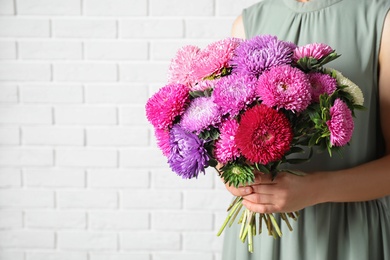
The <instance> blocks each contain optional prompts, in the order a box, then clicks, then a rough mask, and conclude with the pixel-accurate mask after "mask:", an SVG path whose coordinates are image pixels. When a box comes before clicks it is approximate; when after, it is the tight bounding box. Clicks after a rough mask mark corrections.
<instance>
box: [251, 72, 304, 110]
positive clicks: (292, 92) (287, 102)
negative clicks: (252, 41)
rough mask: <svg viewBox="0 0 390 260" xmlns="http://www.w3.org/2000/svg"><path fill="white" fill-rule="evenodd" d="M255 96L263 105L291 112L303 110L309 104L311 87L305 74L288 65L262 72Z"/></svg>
mask: <svg viewBox="0 0 390 260" xmlns="http://www.w3.org/2000/svg"><path fill="white" fill-rule="evenodd" d="M257 94H258V95H259V96H260V98H261V100H263V104H265V105H267V106H269V107H276V109H281V108H284V109H287V110H291V111H292V112H301V111H303V110H305V109H306V108H307V106H308V105H309V104H310V102H311V86H310V82H309V80H308V78H307V76H306V74H305V73H304V72H302V71H301V70H299V69H297V68H294V67H291V66H289V65H283V66H278V67H273V68H271V69H270V70H269V71H266V72H264V73H263V74H262V75H261V76H260V77H259V80H258V85H257Z"/></svg>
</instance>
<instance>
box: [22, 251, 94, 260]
mask: <svg viewBox="0 0 390 260" xmlns="http://www.w3.org/2000/svg"><path fill="white" fill-rule="evenodd" d="M26 256H27V258H26V259H28V260H88V259H89V258H88V255H87V253H86V252H75V253H74V252H33V251H29V252H27V253H26Z"/></svg>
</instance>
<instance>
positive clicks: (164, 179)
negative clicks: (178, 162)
mask: <svg viewBox="0 0 390 260" xmlns="http://www.w3.org/2000/svg"><path fill="white" fill-rule="evenodd" d="M151 172H152V178H151V181H152V187H154V188H157V189H172V190H188V189H212V188H213V186H214V178H213V177H214V176H213V174H216V173H215V172H214V173H212V172H206V174H205V175H203V174H199V176H198V178H193V179H183V178H181V177H180V176H178V175H177V174H176V173H174V172H172V170H170V169H165V170H161V169H153V170H152V171H151Z"/></svg>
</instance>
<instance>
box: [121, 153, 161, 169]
mask: <svg viewBox="0 0 390 260" xmlns="http://www.w3.org/2000/svg"><path fill="white" fill-rule="evenodd" d="M119 163H120V166H122V167H131V168H156V167H160V168H161V167H163V168H165V169H167V168H168V164H167V158H166V157H165V156H164V155H163V154H162V152H161V151H160V150H159V149H157V148H129V149H124V150H121V151H120V162H119Z"/></svg>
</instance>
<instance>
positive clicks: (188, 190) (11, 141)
mask: <svg viewBox="0 0 390 260" xmlns="http://www.w3.org/2000/svg"><path fill="white" fill-rule="evenodd" d="M255 2H257V0H242V1H237V0H198V1H193V0H66V1H63V0H0V260H129V259H131V260H179V259H180V260H182V259H184V260H195V259H196V260H198V259H203V260H220V257H221V247H222V238H218V237H216V235H215V234H216V231H217V229H218V228H219V225H220V224H221V222H222V220H223V218H224V217H225V213H224V210H225V208H226V206H227V204H228V202H229V200H230V195H229V194H228V193H227V192H226V191H225V190H224V187H223V185H222V183H221V181H220V180H219V178H218V177H216V174H215V172H214V171H213V170H208V171H207V173H206V175H205V176H200V177H199V178H198V179H195V180H182V179H181V178H180V177H178V176H176V175H175V174H173V173H172V172H171V171H170V169H169V167H168V166H167V164H166V159H165V158H164V157H163V156H162V154H161V152H160V151H159V150H158V149H157V147H156V144H155V139H154V136H153V130H152V128H151V126H150V125H149V123H148V122H147V120H146V118H145V111H144V106H145V102H146V101H147V99H148V97H149V96H150V95H151V94H152V93H153V92H154V91H156V90H157V89H158V88H159V87H161V86H163V85H164V84H165V83H166V72H167V68H168V65H169V61H170V59H171V58H172V56H173V55H174V53H175V52H176V50H177V49H178V48H179V47H181V46H183V45H187V44H196V45H198V46H200V47H204V46H206V45H207V44H208V43H210V42H211V41H214V40H217V39H221V38H223V37H226V36H229V34H230V29H231V25H232V22H233V20H234V18H235V17H236V16H237V15H238V14H239V13H240V12H241V9H242V8H244V7H246V6H249V5H251V4H253V3H255Z"/></svg>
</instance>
